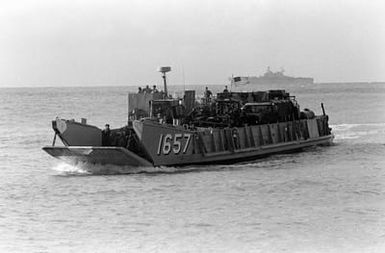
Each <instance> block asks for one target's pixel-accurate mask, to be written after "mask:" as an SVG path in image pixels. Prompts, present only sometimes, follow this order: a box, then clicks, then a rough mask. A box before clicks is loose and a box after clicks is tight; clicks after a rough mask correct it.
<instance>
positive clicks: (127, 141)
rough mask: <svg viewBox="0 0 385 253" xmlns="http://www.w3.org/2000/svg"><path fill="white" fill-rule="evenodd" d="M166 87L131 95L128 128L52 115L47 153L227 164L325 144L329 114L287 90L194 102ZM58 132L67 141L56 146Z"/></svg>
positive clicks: (78, 158)
mask: <svg viewBox="0 0 385 253" xmlns="http://www.w3.org/2000/svg"><path fill="white" fill-rule="evenodd" d="M170 70H171V68H170V67H161V68H159V69H158V71H159V72H161V73H162V77H163V80H164V91H160V92H159V91H157V90H152V91H150V90H147V91H146V90H145V91H144V92H141V93H136V94H128V106H129V115H128V117H129V119H128V123H127V125H126V126H124V127H122V128H118V129H112V130H106V131H104V130H103V131H102V130H101V129H100V128H98V127H96V126H92V125H88V124H87V122H86V120H85V119H82V121H81V122H75V121H74V120H65V119H61V118H56V119H55V120H53V121H52V128H53V130H54V133H55V136H54V141H53V143H52V145H51V146H46V147H43V150H44V151H46V152H47V153H48V154H50V155H52V156H53V157H56V158H58V159H61V160H63V161H64V162H66V163H68V164H71V165H74V166H76V165H77V164H78V163H91V164H101V165H104V164H112V165H124V166H132V167H140V166H146V167H147V166H184V165H193V164H223V163H225V164H229V163H235V162H241V161H246V160H253V159H256V158H258V157H262V156H266V155H270V154H274V153H282V152H288V151H296V150H301V149H303V148H305V147H309V146H314V145H326V144H330V143H331V142H332V140H333V134H332V133H331V129H330V128H329V124H328V119H329V118H328V115H326V114H325V110H324V107H323V105H322V104H321V106H322V111H323V114H322V115H315V114H314V112H313V111H311V110H309V109H304V110H303V111H301V110H300V106H299V104H298V103H297V101H296V99H295V97H294V96H291V95H290V94H289V93H288V92H286V91H285V90H269V91H252V92H229V91H227V90H226V91H224V92H222V93H217V94H216V96H212V95H211V92H210V93H207V94H206V96H205V97H204V98H202V100H201V101H197V99H196V96H195V91H193V90H187V91H185V93H184V96H183V98H172V97H171V96H170V95H169V94H168V92H167V82H166V73H167V72H169V71H170ZM57 137H59V138H60V140H61V141H62V142H63V144H64V146H55V143H56V138H57Z"/></svg>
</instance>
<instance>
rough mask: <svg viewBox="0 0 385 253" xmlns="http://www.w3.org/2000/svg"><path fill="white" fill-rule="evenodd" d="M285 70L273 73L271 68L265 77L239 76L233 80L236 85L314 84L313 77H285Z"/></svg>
mask: <svg viewBox="0 0 385 253" xmlns="http://www.w3.org/2000/svg"><path fill="white" fill-rule="evenodd" d="M284 72H285V71H284V69H281V71H277V72H273V71H271V69H270V67H267V70H266V72H265V74H264V75H263V76H237V77H234V78H233V82H234V84H313V83H314V79H313V78H311V77H292V76H286V75H284Z"/></svg>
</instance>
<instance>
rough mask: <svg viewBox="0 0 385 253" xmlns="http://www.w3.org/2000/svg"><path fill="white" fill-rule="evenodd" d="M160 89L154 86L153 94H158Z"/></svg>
mask: <svg viewBox="0 0 385 253" xmlns="http://www.w3.org/2000/svg"><path fill="white" fill-rule="evenodd" d="M158 92H159V91H158V89H157V88H156V85H154V86H152V93H158Z"/></svg>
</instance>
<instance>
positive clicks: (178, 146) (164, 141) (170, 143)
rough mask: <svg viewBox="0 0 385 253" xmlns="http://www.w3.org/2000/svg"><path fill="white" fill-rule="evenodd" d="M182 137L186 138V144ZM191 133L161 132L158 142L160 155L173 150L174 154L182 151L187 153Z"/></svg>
mask: <svg viewBox="0 0 385 253" xmlns="http://www.w3.org/2000/svg"><path fill="white" fill-rule="evenodd" d="M182 139H186V141H185V143H184V145H183V142H182ZM190 139H191V134H189V133H183V134H182V133H177V134H165V135H163V134H161V135H160V137H159V144H158V155H160V154H163V155H168V154H170V152H171V150H172V152H173V153H174V154H179V153H180V152H181V151H182V152H183V154H184V153H186V151H187V148H188V145H189V144H190Z"/></svg>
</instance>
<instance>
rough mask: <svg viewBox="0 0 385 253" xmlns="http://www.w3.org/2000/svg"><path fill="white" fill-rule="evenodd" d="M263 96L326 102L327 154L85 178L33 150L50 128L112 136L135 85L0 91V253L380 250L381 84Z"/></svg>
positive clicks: (383, 179) (117, 170)
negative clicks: (330, 138)
mask: <svg viewBox="0 0 385 253" xmlns="http://www.w3.org/2000/svg"><path fill="white" fill-rule="evenodd" d="M190 88H191V87H190ZM195 88H197V93H200V92H203V88H204V87H195ZM222 88H223V87H221V86H215V87H214V86H212V87H210V89H212V90H213V91H214V92H215V91H220V90H221V89H222ZM271 88H284V89H286V90H287V91H289V92H291V94H292V95H295V96H296V98H297V100H298V102H299V103H300V105H301V108H302V109H303V108H306V107H307V108H310V109H313V110H314V111H315V112H316V113H317V114H320V113H322V111H321V107H320V103H321V102H323V103H324V105H325V109H326V113H327V114H328V115H329V117H330V124H331V127H332V128H333V130H332V131H333V133H334V134H335V140H334V145H332V146H328V147H314V148H310V149H307V150H305V151H304V152H299V153H293V154H283V155H273V156H270V157H267V158H264V159H259V160H255V161H252V162H247V163H239V164H233V165H210V166H189V167H186V168H184V171H182V172H180V171H178V170H177V168H162V167H161V168H144V169H140V170H136V171H135V170H134V171H132V170H130V169H129V168H125V167H117V166H99V167H97V166H96V167H95V168H93V173H90V172H89V171H87V170H85V169H84V168H81V166H79V167H71V166H69V165H66V164H64V163H61V162H60V161H59V160H56V159H54V158H52V157H50V156H49V155H48V154H46V153H45V152H44V151H43V150H42V149H41V147H43V146H45V145H51V143H52V139H53V135H54V133H53V131H52V129H51V120H53V119H54V118H55V117H56V116H60V117H63V118H66V119H71V118H75V119H76V120H80V118H87V119H88V123H89V124H92V125H96V126H98V127H100V128H102V127H103V126H104V124H105V123H109V124H110V125H111V127H112V128H115V127H121V126H123V125H124V124H125V123H126V121H127V111H128V109H127V92H128V91H135V90H136V87H90V88H2V89H0V116H1V120H0V172H1V175H0V252H385V158H384V155H385V112H384V109H385V84H380V83H371V84H368V83H362V84H360V83H353V84H343V83H342V84H341V83H340V84H314V85H305V86H295V85H291V86H285V87H279V86H277V87H275V86H274V87H271V86H270V87H268V86H266V87H260V86H259V87H257V88H256V89H262V90H263V89H271ZM240 89H242V87H241V88H240ZM170 90H175V91H181V90H183V87H182V86H178V87H170ZM128 172H130V174H127V173H128ZM143 172H145V173H143Z"/></svg>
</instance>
